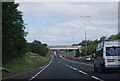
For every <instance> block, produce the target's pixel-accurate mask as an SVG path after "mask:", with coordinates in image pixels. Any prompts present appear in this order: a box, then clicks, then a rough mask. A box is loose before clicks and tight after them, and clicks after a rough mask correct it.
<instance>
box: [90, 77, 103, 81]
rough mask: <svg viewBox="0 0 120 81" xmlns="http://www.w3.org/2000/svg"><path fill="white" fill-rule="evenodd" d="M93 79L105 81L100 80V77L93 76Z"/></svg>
mask: <svg viewBox="0 0 120 81" xmlns="http://www.w3.org/2000/svg"><path fill="white" fill-rule="evenodd" d="M91 77H92V78H94V79H97V80H99V81H104V80H102V79H100V78H98V77H96V76H91Z"/></svg>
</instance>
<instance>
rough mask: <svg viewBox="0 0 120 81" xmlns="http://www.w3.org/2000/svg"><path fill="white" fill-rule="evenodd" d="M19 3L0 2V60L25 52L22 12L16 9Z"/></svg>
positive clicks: (5, 60) (18, 55)
mask: <svg viewBox="0 0 120 81" xmlns="http://www.w3.org/2000/svg"><path fill="white" fill-rule="evenodd" d="M18 6H19V4H15V3H14V2H9V3H8V2H3V3H2V44H3V45H2V50H3V51H2V54H3V55H2V60H3V61H2V62H3V63H6V62H7V61H9V60H8V59H11V58H12V59H13V58H16V57H21V56H23V55H24V53H25V44H26V40H25V38H24V37H25V36H26V35H27V32H25V31H24V29H25V26H24V22H23V19H22V12H21V11H18V9H17V7H18Z"/></svg>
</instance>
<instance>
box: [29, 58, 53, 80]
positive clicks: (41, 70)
mask: <svg viewBox="0 0 120 81" xmlns="http://www.w3.org/2000/svg"><path fill="white" fill-rule="evenodd" d="M52 61H53V58H52V60H51V61H50V62H49V64H48V65H46V66H45V67H44V68H43V69H42V70H40V71H39V72H38V73H37V74H35V75H34V76H33V77H31V78H30V79H29V80H33V79H34V78H35V77H37V76H38V75H39V74H40V73H41V72H42V71H43V70H45V69H46V68H47V67H48V66H49V65H50V64H51V63H52Z"/></svg>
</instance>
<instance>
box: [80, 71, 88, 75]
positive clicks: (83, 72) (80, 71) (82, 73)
mask: <svg viewBox="0 0 120 81" xmlns="http://www.w3.org/2000/svg"><path fill="white" fill-rule="evenodd" d="M79 72H80V73H82V74H85V75H86V74H87V73H86V72H83V71H81V70H79Z"/></svg>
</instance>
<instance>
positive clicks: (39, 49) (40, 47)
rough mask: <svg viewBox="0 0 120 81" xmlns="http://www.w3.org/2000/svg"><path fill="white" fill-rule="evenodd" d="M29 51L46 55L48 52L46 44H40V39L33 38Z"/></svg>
mask: <svg viewBox="0 0 120 81" xmlns="http://www.w3.org/2000/svg"><path fill="white" fill-rule="evenodd" d="M31 52H33V53H37V54H39V55H40V56H46V55H47V53H48V48H47V44H42V43H41V42H40V41H38V40H34V41H33V42H32V43H31Z"/></svg>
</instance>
